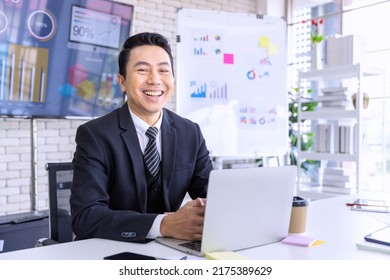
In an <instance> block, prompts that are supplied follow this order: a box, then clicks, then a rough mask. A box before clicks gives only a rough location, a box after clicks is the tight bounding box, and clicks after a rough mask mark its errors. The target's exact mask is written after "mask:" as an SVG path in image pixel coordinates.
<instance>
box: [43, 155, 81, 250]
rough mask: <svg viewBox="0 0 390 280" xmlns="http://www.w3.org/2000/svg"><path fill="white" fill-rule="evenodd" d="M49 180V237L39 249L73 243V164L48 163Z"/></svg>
mask: <svg viewBox="0 0 390 280" xmlns="http://www.w3.org/2000/svg"><path fill="white" fill-rule="evenodd" d="M45 169H46V171H47V172H48V178H49V236H50V238H41V239H39V240H38V242H37V245H36V246H37V247H40V246H46V245H51V244H56V243H64V242H70V241H73V238H74V234H73V232H72V226H71V214H70V204H69V197H70V188H71V186H72V180H73V165H72V163H71V162H56V163H46V166H45Z"/></svg>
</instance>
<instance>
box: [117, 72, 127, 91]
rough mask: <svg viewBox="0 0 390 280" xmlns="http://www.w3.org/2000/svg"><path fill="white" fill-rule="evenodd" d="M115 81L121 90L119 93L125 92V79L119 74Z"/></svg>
mask: <svg viewBox="0 0 390 280" xmlns="http://www.w3.org/2000/svg"><path fill="white" fill-rule="evenodd" d="M116 80H117V81H118V85H119V87H120V88H121V91H122V92H126V81H125V78H124V77H123V76H122V75H121V74H118V75H117V76H116Z"/></svg>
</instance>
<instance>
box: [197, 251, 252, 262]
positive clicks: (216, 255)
mask: <svg viewBox="0 0 390 280" xmlns="http://www.w3.org/2000/svg"><path fill="white" fill-rule="evenodd" d="M205 257H206V259H209V260H246V259H247V258H245V257H244V256H241V255H239V254H237V253H235V252H211V253H206V254H205Z"/></svg>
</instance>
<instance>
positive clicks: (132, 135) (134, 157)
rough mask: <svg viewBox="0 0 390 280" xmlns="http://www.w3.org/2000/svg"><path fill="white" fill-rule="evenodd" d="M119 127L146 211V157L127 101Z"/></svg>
mask: <svg viewBox="0 0 390 280" xmlns="http://www.w3.org/2000/svg"><path fill="white" fill-rule="evenodd" d="M119 127H120V128H122V129H123V130H124V131H123V132H122V134H121V137H122V140H123V142H124V143H125V145H126V147H127V151H128V153H129V157H130V159H131V162H132V164H133V169H134V180H135V187H136V189H137V195H138V201H139V204H140V205H139V206H140V209H141V212H142V213H146V207H147V182H146V177H145V169H144V159H143V155H142V152H141V149H140V146H139V141H138V137H137V131H136V130H135V126H134V123H133V120H132V118H131V116H130V112H129V108H128V107H127V104H126V103H125V104H124V105H123V106H122V108H121V109H120V110H119Z"/></svg>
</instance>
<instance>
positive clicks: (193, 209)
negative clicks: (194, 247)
mask: <svg viewBox="0 0 390 280" xmlns="http://www.w3.org/2000/svg"><path fill="white" fill-rule="evenodd" d="M205 204H206V199H204V198H198V199H195V200H192V201H189V202H187V203H186V204H185V205H183V206H182V207H181V208H180V209H179V210H177V211H176V212H174V213H168V214H167V215H166V216H165V217H164V218H163V220H162V222H161V226H160V232H161V234H162V235H163V236H165V237H174V238H178V239H184V240H201V239H202V231H203V221H204V211H205Z"/></svg>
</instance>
